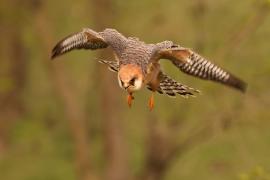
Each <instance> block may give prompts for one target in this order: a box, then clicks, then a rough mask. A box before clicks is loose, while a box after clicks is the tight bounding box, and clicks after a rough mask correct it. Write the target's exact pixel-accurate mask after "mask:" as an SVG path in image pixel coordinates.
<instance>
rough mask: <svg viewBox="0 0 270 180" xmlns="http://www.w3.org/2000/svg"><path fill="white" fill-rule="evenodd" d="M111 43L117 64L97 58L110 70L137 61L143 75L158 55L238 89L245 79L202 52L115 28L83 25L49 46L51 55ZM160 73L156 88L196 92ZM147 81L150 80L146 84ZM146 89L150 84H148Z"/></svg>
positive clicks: (242, 88) (187, 70) (170, 92)
mask: <svg viewBox="0 0 270 180" xmlns="http://www.w3.org/2000/svg"><path fill="white" fill-rule="evenodd" d="M109 46H110V47H111V48H112V50H113V51H114V53H115V55H116V57H117V60H118V62H117V64H116V63H113V62H105V61H101V62H103V63H105V64H108V65H109V68H110V69H111V70H113V71H118V68H119V66H122V65H126V64H136V65H138V66H139V67H140V68H141V69H142V72H143V74H144V76H145V77H146V76H147V75H148V74H149V72H152V71H151V70H150V71H149V69H151V68H152V66H153V67H159V65H158V66H156V65H157V64H159V60H160V59H167V60H170V61H171V62H172V63H173V64H174V65H175V66H177V67H178V68H179V69H180V70H181V71H183V72H185V73H186V74H189V75H192V76H195V77H199V78H201V79H206V80H212V81H215V82H219V83H222V84H225V85H228V86H231V87H233V88H236V89H238V90H240V91H242V92H244V91H245V90H246V86H247V85H246V83H245V82H243V81H242V80H240V79H239V78H237V77H236V76H234V75H232V74H231V73H229V72H227V71H225V70H223V69H222V68H220V67H218V66H217V65H214V64H213V63H211V62H210V61H208V60H206V59H205V58H203V57H202V56H200V55H198V54H197V53H195V52H193V51H192V50H190V49H187V48H184V47H181V46H179V45H177V44H174V43H173V42H172V41H164V42H161V43H157V44H146V43H144V42H143V41H140V40H139V39H138V38H133V37H129V38H126V37H125V36H123V35H122V34H121V33H119V32H118V31H116V30H115V29H105V30H104V31H102V32H95V31H93V30H91V29H83V31H82V32H79V33H75V34H73V35H70V36H68V37H66V38H64V39H63V40H62V41H60V42H59V43H57V45H56V46H55V47H54V48H53V50H52V59H53V58H55V57H56V56H59V55H62V54H64V53H66V52H69V51H71V50H73V49H91V50H95V49H102V48H107V47H109ZM158 71H160V73H162V74H163V75H164V76H162V79H161V80H160V85H159V88H157V89H154V91H158V92H160V93H165V94H168V95H171V96H174V95H176V94H180V95H183V96H190V95H193V94H194V93H196V92H197V90H194V89H192V88H189V87H187V86H184V85H182V84H180V83H177V82H176V81H175V80H173V79H171V78H170V77H168V76H167V75H165V74H164V73H163V72H161V70H159V69H158ZM149 85H150V84H149ZM148 87H149V88H150V89H151V88H152V87H150V86H148Z"/></svg>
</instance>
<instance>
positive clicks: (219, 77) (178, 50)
mask: <svg viewBox="0 0 270 180" xmlns="http://www.w3.org/2000/svg"><path fill="white" fill-rule="evenodd" d="M160 59H168V60H170V61H172V63H173V64H174V65H175V66H177V67H178V68H179V69H180V70H181V71H183V72H185V73H186V74H189V75H192V76H195V77H199V78H201V79H206V80H212V81H215V82H219V83H222V84H225V85H228V86H231V87H233V88H236V89H238V90H240V91H242V92H245V90H246V87H247V84H246V83H245V82H244V81H242V80H240V79H239V78H237V77H236V76H234V75H232V74H231V73H229V72H227V71H225V70H223V69H222V68H220V67H219V66H217V65H215V64H213V63H211V62H210V61H208V60H207V59H205V58H203V57H202V56H200V55H199V54H197V53H195V52H193V51H192V50H190V49H187V48H183V47H180V46H177V45H172V46H171V47H169V48H159V49H158V50H157V51H156V52H155V53H154V55H153V56H152V58H151V60H150V61H151V62H152V63H155V62H157V61H159V60H160Z"/></svg>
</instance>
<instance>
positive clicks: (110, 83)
mask: <svg viewBox="0 0 270 180" xmlns="http://www.w3.org/2000/svg"><path fill="white" fill-rule="evenodd" d="M91 2H92V3H91V4H92V6H93V17H95V19H94V20H95V24H96V28H97V29H98V30H100V31H101V30H103V29H105V28H107V27H111V26H112V24H113V22H114V17H115V14H114V10H113V3H112V1H111V0H91ZM108 22H109V24H107V23H108ZM102 53H104V52H102ZM110 53H112V52H110ZM111 59H112V60H113V59H114V58H111ZM97 70H98V72H97V76H98V77H101V80H100V81H98V83H99V86H100V89H101V94H102V96H101V106H102V107H101V109H102V114H103V117H102V122H103V128H104V135H105V136H104V138H105V139H104V140H105V152H106V156H107V158H106V159H107V167H106V172H105V179H109V180H127V179H130V172H129V168H128V165H129V164H128V153H127V145H126V143H125V142H126V141H125V138H124V137H125V134H124V128H123V122H122V120H123V119H122V118H121V111H120V109H121V108H120V107H119V96H118V95H119V89H118V87H117V85H116V82H117V81H116V79H115V78H116V76H115V77H114V76H112V74H111V72H109V71H108V70H107V68H106V67H104V66H98V68H97Z"/></svg>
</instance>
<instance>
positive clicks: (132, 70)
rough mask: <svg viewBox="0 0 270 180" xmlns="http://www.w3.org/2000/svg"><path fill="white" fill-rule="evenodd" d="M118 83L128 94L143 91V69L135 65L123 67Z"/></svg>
mask: <svg viewBox="0 0 270 180" xmlns="http://www.w3.org/2000/svg"><path fill="white" fill-rule="evenodd" d="M118 81H119V85H120V87H121V88H123V89H125V90H127V91H128V92H133V91H136V90H139V89H141V88H142V86H143V73H142V69H141V67H140V66H138V65H135V64H127V65H122V66H121V67H120V70H119V72H118Z"/></svg>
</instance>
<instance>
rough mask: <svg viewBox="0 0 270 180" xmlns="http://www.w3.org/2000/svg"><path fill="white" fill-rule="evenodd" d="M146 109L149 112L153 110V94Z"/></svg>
mask: <svg viewBox="0 0 270 180" xmlns="http://www.w3.org/2000/svg"><path fill="white" fill-rule="evenodd" d="M148 107H149V109H150V111H152V110H153V108H154V94H152V95H151V97H150V98H149V101H148Z"/></svg>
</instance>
